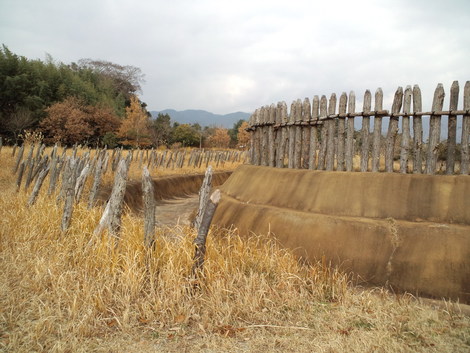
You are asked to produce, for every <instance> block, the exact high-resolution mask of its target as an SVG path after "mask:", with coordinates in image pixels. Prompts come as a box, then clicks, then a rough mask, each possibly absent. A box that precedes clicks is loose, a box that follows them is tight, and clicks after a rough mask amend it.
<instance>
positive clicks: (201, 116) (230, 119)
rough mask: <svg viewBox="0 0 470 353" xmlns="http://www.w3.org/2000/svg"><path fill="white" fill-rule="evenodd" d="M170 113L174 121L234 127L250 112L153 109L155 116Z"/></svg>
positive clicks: (245, 118) (247, 116) (246, 118)
mask: <svg viewBox="0 0 470 353" xmlns="http://www.w3.org/2000/svg"><path fill="white" fill-rule="evenodd" d="M159 113H161V114H168V115H169V116H170V118H171V121H172V122H177V123H179V124H196V123H197V124H199V125H201V126H202V127H204V126H221V127H224V128H232V127H233V125H234V124H235V123H237V122H238V121H239V120H241V119H243V120H248V119H249V117H250V115H251V114H250V113H245V112H240V111H239V112H233V113H228V114H215V113H211V112H209V111H207V110H201V109H186V110H175V109H164V110H152V111H150V114H152V117H153V118H156V117H157V116H158V114H159Z"/></svg>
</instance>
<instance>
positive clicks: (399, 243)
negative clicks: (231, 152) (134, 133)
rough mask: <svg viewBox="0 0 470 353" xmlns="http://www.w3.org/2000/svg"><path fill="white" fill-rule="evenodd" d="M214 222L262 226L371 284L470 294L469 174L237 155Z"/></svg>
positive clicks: (243, 229)
mask: <svg viewBox="0 0 470 353" xmlns="http://www.w3.org/2000/svg"><path fill="white" fill-rule="evenodd" d="M221 191H222V200H221V202H220V204H219V207H218V209H217V212H216V214H215V216H214V222H215V223H217V224H218V225H220V226H223V227H230V226H232V225H233V226H235V227H237V228H238V229H239V231H240V233H242V234H247V233H249V232H255V233H259V234H263V233H264V234H266V233H268V232H269V233H271V234H273V235H274V236H275V237H276V238H277V239H279V241H280V242H281V243H282V244H283V245H284V246H286V247H289V248H292V249H294V250H295V251H296V253H297V254H298V255H299V256H302V257H304V258H306V259H308V260H310V261H318V260H321V259H322V258H325V259H326V260H327V261H329V262H331V263H332V264H333V265H335V266H339V267H341V268H342V269H344V270H346V271H351V272H353V273H355V274H356V275H357V276H358V277H359V278H360V279H361V280H363V281H365V282H367V283H370V284H373V285H390V286H391V287H392V288H395V289H398V290H405V291H408V292H411V293H413V294H418V295H425V296H431V297H437V298H442V297H445V298H451V299H459V300H460V301H461V302H464V303H470V280H469V278H470V197H469V195H470V177H468V176H428V175H400V174H393V173H346V172H325V171H306V170H292V169H275V168H268V167H255V166H248V165H244V166H241V167H239V168H238V169H237V170H236V171H235V172H234V173H233V174H232V176H231V177H230V178H229V179H228V180H227V181H226V182H225V184H224V185H223V186H222V187H221Z"/></svg>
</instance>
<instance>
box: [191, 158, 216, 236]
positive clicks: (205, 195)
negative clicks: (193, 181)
mask: <svg viewBox="0 0 470 353" xmlns="http://www.w3.org/2000/svg"><path fill="white" fill-rule="evenodd" d="M211 187H212V167H211V166H209V167H207V170H206V174H205V175H204V181H203V182H202V186H201V189H200V190H199V208H198V210H197V214H196V218H195V220H194V228H196V229H199V228H200V226H201V222H202V217H203V216H204V211H205V208H206V205H207V200H208V199H209V194H210V192H211Z"/></svg>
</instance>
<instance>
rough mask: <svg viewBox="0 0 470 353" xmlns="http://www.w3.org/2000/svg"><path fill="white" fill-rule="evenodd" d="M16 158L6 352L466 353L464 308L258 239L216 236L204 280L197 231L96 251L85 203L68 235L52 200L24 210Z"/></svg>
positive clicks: (9, 201)
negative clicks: (150, 245)
mask: <svg viewBox="0 0 470 353" xmlns="http://www.w3.org/2000/svg"><path fill="white" fill-rule="evenodd" d="M11 152H12V150H11V148H8V147H3V149H2V150H1V152H0V164H1V169H0V190H1V197H0V268H1V271H0V351H2V352H468V351H469V350H470V317H469V316H466V315H465V314H464V313H462V312H461V310H460V308H459V306H458V305H455V304H453V303H448V302H442V303H441V305H440V306H439V308H438V307H437V305H434V304H435V303H434V304H429V303H428V302H427V301H426V302H425V301H423V300H421V299H419V298H415V297H413V296H411V295H406V294H405V295H402V294H401V295H395V294H392V293H389V292H388V291H387V290H385V289H382V288H368V289H365V288H358V287H354V286H353V285H352V281H351V280H350V277H348V276H347V275H345V274H342V273H339V272H337V271H335V270H334V269H331V268H328V267H327V266H326V265H325V264H321V263H320V264H315V265H306V264H302V263H300V262H299V261H298V260H297V259H296V258H295V257H294V256H293V255H292V254H291V253H290V252H289V251H287V250H284V249H281V248H280V247H278V246H277V244H276V243H275V242H274V241H273V240H272V239H269V238H268V237H267V236H265V235H262V234H261V235H252V236H250V237H247V238H240V237H239V236H238V235H237V234H236V231H233V230H232V231H229V230H223V229H222V230H220V229H212V231H211V232H210V234H209V237H208V244H207V246H208V249H207V258H206V263H205V272H204V276H201V277H200V278H199V279H197V280H194V279H192V278H191V277H190V270H191V266H192V256H193V252H194V247H193V244H192V241H193V239H194V237H195V235H196V234H195V231H194V230H193V229H191V228H189V227H174V228H159V229H157V232H156V246H155V248H154V249H146V248H145V247H144V246H143V222H142V219H140V218H138V217H137V216H136V215H134V214H132V213H127V214H126V215H125V216H124V219H123V228H122V234H121V240H120V243H119V246H118V247H114V246H110V242H109V239H108V238H107V236H106V235H104V236H102V237H99V238H93V230H94V228H95V227H96V225H97V223H98V221H99V218H100V216H101V212H102V209H101V208H95V209H92V210H88V209H87V207H86V202H85V201H83V202H80V203H78V204H77V205H76V207H75V209H74V213H73V218H72V223H71V227H70V228H69V230H68V231H67V232H65V233H62V232H61V231H60V222H61V212H62V205H61V204H60V203H59V204H58V203H57V202H56V197H55V196H54V195H53V196H51V197H48V196H46V193H45V192H44V190H43V191H42V192H41V194H40V196H39V198H38V201H37V203H36V204H35V205H33V206H32V207H29V208H28V207H27V199H28V196H29V193H30V192H31V189H32V188H31V187H30V189H29V190H27V191H26V192H25V191H24V190H23V189H22V190H21V191H19V192H16V187H15V175H13V174H12V169H13V166H14V163H15V161H14V158H13V157H12V156H11V154H12V153H11ZM46 152H48V151H46ZM235 167H236V164H231V165H229V166H227V165H226V166H225V168H229V169H230V168H235ZM132 168H133V169H132ZM132 168H131V173H130V176H131V178H139V177H140V174H139V173H140V171H139V170H137V167H136V166H133V167H132ZM192 171H193V170H191V171H190V170H185V169H182V170H178V172H182V173H185V172H192ZM172 172H173V173H174V172H175V171H172ZM162 173H169V172H160V171H154V172H153V173H152V175H153V176H154V177H158V176H159V175H161V174H162ZM111 181H112V177H111V176H110V175H107V176H106V178H105V182H106V183H111ZM47 182H48V179H46V183H47ZM89 186H90V183H88V184H87V188H89ZM87 191H88V189H87V190H85V192H87ZM92 238H93V239H94V241H92V242H90V239H92Z"/></svg>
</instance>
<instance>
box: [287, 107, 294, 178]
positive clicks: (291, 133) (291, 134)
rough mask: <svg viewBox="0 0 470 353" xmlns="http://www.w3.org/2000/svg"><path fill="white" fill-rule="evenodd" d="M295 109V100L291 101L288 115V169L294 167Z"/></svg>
mask: <svg viewBox="0 0 470 353" xmlns="http://www.w3.org/2000/svg"><path fill="white" fill-rule="evenodd" d="M295 109H296V101H293V102H292V103H291V105H290V115H289V151H288V153H287V156H288V158H289V160H288V161H287V167H288V168H289V169H292V168H294V165H295V163H294V160H295V116H296V113H295Z"/></svg>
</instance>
